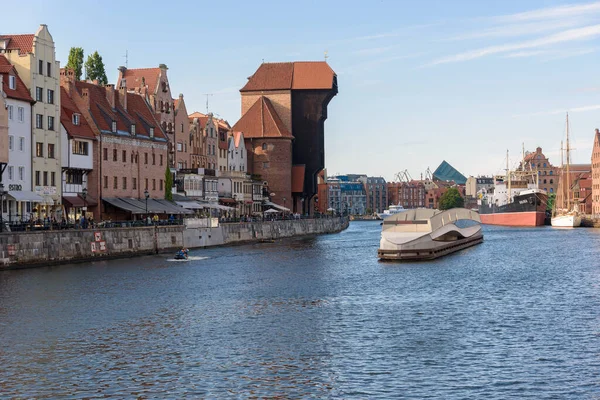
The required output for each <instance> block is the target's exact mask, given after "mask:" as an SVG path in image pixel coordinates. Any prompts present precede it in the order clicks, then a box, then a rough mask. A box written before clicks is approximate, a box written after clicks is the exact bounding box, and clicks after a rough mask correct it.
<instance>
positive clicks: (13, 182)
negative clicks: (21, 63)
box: [0, 55, 43, 222]
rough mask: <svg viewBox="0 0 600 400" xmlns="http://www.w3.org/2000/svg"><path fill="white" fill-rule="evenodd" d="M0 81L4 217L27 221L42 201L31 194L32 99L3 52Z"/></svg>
mask: <svg viewBox="0 0 600 400" xmlns="http://www.w3.org/2000/svg"><path fill="white" fill-rule="evenodd" d="M0 80H1V81H2V88H3V89H2V91H3V92H4V95H3V100H4V103H5V104H4V109H3V110H2V111H4V112H6V113H7V117H8V118H7V120H8V136H7V138H6V139H7V141H6V147H3V148H2V150H1V151H7V152H8V162H7V164H6V165H7V167H6V170H5V173H4V177H3V180H2V183H3V184H4V190H5V191H6V196H5V199H4V200H5V201H4V206H5V207H3V210H2V211H3V219H4V220H5V221H6V220H8V221H9V222H13V221H28V220H29V219H31V218H32V217H33V212H32V211H33V209H34V207H37V204H39V203H40V202H42V201H43V199H42V198H41V197H40V196H38V195H36V194H35V193H33V191H32V184H31V183H32V182H31V109H32V106H33V104H34V103H35V102H34V101H33V98H32V97H31V95H30V94H29V89H28V88H27V87H26V86H25V84H24V83H23V80H22V79H21V78H20V77H19V74H18V73H17V70H16V68H15V67H14V66H13V65H11V64H10V63H9V62H8V60H7V59H6V58H5V57H4V56H3V55H0ZM0 168H1V167H0Z"/></svg>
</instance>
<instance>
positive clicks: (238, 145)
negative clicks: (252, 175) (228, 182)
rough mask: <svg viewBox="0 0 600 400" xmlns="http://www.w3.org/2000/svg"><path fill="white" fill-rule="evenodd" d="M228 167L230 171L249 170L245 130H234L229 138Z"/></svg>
mask: <svg viewBox="0 0 600 400" xmlns="http://www.w3.org/2000/svg"><path fill="white" fill-rule="evenodd" d="M228 142H229V145H228V150H227V154H228V155H227V169H228V170H229V171H241V172H244V173H246V172H248V154H247V153H246V144H245V143H244V133H243V132H233V133H232V134H231V136H230V137H229V139H228Z"/></svg>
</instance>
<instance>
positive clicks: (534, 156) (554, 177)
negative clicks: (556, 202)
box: [519, 147, 560, 193]
mask: <svg viewBox="0 0 600 400" xmlns="http://www.w3.org/2000/svg"><path fill="white" fill-rule="evenodd" d="M524 162H525V165H524V166H523V162H521V164H520V165H519V169H522V168H523V167H525V170H527V171H537V173H538V175H539V188H540V189H543V190H545V191H546V192H548V193H556V189H557V188H558V181H559V179H560V167H555V166H554V165H552V164H551V163H550V160H549V159H548V157H546V156H545V155H544V153H543V152H542V148H541V147H538V148H536V149H535V152H531V153H527V154H526V155H525V160H524Z"/></svg>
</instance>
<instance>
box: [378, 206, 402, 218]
mask: <svg viewBox="0 0 600 400" xmlns="http://www.w3.org/2000/svg"><path fill="white" fill-rule="evenodd" d="M402 211H404V207H402V206H401V205H400V204H398V205H397V206H395V205H391V206H390V208H388V209H387V210H384V211H383V212H382V213H377V218H379V219H386V218H387V217H389V216H390V215H395V214H398V213H399V212H402Z"/></svg>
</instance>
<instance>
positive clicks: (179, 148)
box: [177, 143, 183, 151]
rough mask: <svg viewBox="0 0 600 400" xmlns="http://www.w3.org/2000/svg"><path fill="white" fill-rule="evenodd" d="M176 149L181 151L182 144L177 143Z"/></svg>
mask: <svg viewBox="0 0 600 400" xmlns="http://www.w3.org/2000/svg"><path fill="white" fill-rule="evenodd" d="M177 151H183V145H182V144H181V143H177Z"/></svg>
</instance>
